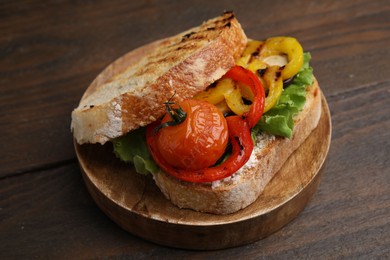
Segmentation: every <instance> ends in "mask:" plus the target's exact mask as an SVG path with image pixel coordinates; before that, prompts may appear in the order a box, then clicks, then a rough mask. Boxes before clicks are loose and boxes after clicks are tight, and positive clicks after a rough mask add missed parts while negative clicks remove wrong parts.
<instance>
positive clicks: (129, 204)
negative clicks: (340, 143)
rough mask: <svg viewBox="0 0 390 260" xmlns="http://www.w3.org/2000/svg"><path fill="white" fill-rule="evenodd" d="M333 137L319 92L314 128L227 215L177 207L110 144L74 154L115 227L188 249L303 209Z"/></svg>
mask: <svg viewBox="0 0 390 260" xmlns="http://www.w3.org/2000/svg"><path fill="white" fill-rule="evenodd" d="M330 139H331V120H330V113H329V109H328V105H327V102H326V100H325V98H324V96H323V95H322V115H321V119H320V122H319V125H318V127H317V128H316V129H315V130H314V131H313V132H312V133H311V134H310V136H309V137H308V138H307V139H306V141H305V142H304V143H303V144H302V145H301V146H300V147H299V148H298V149H297V150H296V151H295V152H294V153H293V154H292V155H291V156H290V158H289V159H288V160H287V161H286V163H285V164H284V166H283V167H282V169H281V170H280V171H279V172H278V173H277V174H276V176H275V177H274V178H273V179H272V180H271V182H270V183H269V184H268V185H267V187H266V189H265V191H264V192H263V193H262V194H261V195H260V197H259V198H258V199H257V200H256V201H255V202H254V203H253V204H251V205H250V206H249V207H247V208H245V209H243V210H240V211H238V212H236V213H234V214H229V215H213V214H207V213H199V212H195V211H193V210H187V209H179V208H177V207H176V206H174V205H173V204H171V203H170V201H169V200H167V199H166V198H165V197H164V196H163V194H162V193H161V192H160V190H159V189H158V187H157V186H156V185H155V184H154V181H153V179H152V177H151V176H143V175H140V174H137V173H136V172H135V170H134V168H133V167H132V166H131V165H128V164H125V163H122V162H120V161H119V160H118V159H117V158H115V156H114V154H113V153H112V146H111V144H106V145H103V146H102V145H78V144H76V143H75V148H76V154H77V157H78V159H79V163H80V168H81V171H82V173H83V177H84V180H85V182H86V185H87V188H88V190H89V192H90V193H91V195H92V197H93V199H94V200H95V201H96V203H97V205H98V206H99V207H100V208H101V209H102V210H103V211H104V212H105V213H106V214H107V215H108V216H109V217H110V218H111V219H112V220H113V221H114V222H116V223H117V224H118V225H119V226H121V227H122V228H123V229H125V230H127V231H129V232H131V233H133V234H134V235H136V236H139V237H142V238H144V239H147V240H149V241H152V242H155V243H158V244H162V245H167V246H171V247H178V248H186V249H200V250H205V249H221V248H227V247H234V246H239V245H243V244H247V243H250V242H254V241H256V240H259V239H261V238H264V237H266V236H268V235H270V234H271V233H273V232H275V231H277V230H278V229H280V228H281V227H283V226H284V225H286V224H287V223H289V222H290V221H291V220H292V219H294V218H295V217H296V216H297V215H298V213H299V212H300V211H302V210H303V208H304V207H305V205H306V204H307V202H308V201H309V199H310V198H311V197H312V195H313V194H314V192H315V191H316V189H317V187H318V185H319V180H320V169H321V167H322V165H323V163H324V161H325V158H326V156H327V153H328V150H329V145H330Z"/></svg>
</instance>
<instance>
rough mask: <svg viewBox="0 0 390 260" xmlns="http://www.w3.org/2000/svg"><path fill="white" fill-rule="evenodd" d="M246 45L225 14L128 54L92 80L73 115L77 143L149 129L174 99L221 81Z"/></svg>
mask: <svg viewBox="0 0 390 260" xmlns="http://www.w3.org/2000/svg"><path fill="white" fill-rule="evenodd" d="M246 43H247V38H246V35H245V33H244V32H243V30H242V28H241V25H240V24H239V23H238V21H237V19H236V18H235V16H234V14H233V13H231V12H226V13H224V14H223V15H222V16H219V17H217V18H214V19H211V20H209V21H206V22H204V23H203V24H202V25H200V26H198V27H195V28H192V29H189V30H187V31H185V32H183V33H180V34H178V35H176V36H173V37H170V38H167V39H164V40H160V41H157V42H154V43H151V44H149V45H146V46H143V47H141V48H138V49H136V50H134V51H132V52H130V53H128V54H127V55H125V56H124V57H122V58H120V59H119V60H117V61H116V62H114V63H113V64H111V65H110V66H109V67H108V68H107V69H106V70H105V71H103V73H101V75H100V76H99V77H98V78H96V79H95V81H94V82H93V83H92V84H91V85H90V86H89V88H88V89H87V90H86V92H85V94H84V95H83V97H82V99H81V101H80V104H79V106H78V107H77V108H76V109H75V110H74V111H73V112H72V123H71V129H72V131H73V135H74V137H75V139H76V141H77V142H78V143H79V144H83V143H100V144H104V143H105V142H107V141H109V140H112V139H113V138H116V137H119V136H122V135H124V134H126V133H127V132H129V131H131V130H134V129H137V128H139V127H142V126H146V125H148V124H150V123H151V122H153V121H155V120H156V119H157V118H159V117H161V116H162V115H163V114H164V112H165V111H164V106H163V103H164V102H166V101H168V100H169V99H170V98H171V97H172V96H173V95H174V99H173V100H174V101H181V100H184V99H188V98H191V97H193V96H194V95H195V94H196V93H198V92H200V91H202V90H204V89H206V88H207V86H208V85H210V84H211V83H213V82H214V81H216V80H217V79H219V78H221V77H222V76H223V75H224V74H225V73H226V72H227V71H228V70H229V69H230V68H231V67H233V66H234V65H235V61H236V59H237V58H238V57H240V55H241V53H242V51H243V50H244V48H245V46H246ZM118 72H119V73H118Z"/></svg>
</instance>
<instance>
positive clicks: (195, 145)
mask: <svg viewBox="0 0 390 260" xmlns="http://www.w3.org/2000/svg"><path fill="white" fill-rule="evenodd" d="M178 105H179V106H180V107H181V108H182V109H183V110H184V111H185V112H186V113H187V117H186V119H185V120H184V121H183V122H182V123H180V124H178V125H175V126H168V127H164V128H161V129H160V130H159V131H158V132H157V134H156V145H157V149H158V151H159V153H160V154H161V157H162V158H163V159H164V160H165V161H166V162H167V163H169V164H170V165H171V166H173V167H175V168H179V169H186V170H199V169H203V168H206V167H209V166H211V165H213V164H215V162H216V161H217V160H218V159H219V158H220V157H221V156H222V155H223V153H224V152H225V149H226V146H227V143H228V127H227V123H226V119H225V118H224V116H223V115H222V113H221V112H220V111H219V110H218V109H217V108H216V107H215V106H214V105H212V104H210V103H208V102H205V101H200V100H191V99H189V100H184V101H183V102H180V103H179V104H178ZM170 120H171V118H170V117H169V115H168V114H166V115H165V117H164V118H163V120H162V122H161V123H165V122H167V121H170Z"/></svg>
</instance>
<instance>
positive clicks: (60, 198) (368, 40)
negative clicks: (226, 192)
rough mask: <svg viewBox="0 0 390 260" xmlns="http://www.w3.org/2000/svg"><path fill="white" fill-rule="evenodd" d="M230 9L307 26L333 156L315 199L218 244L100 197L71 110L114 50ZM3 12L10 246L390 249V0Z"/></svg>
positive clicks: (324, 255) (104, 254)
mask: <svg viewBox="0 0 390 260" xmlns="http://www.w3.org/2000/svg"><path fill="white" fill-rule="evenodd" d="M224 9H227V10H234V11H235V12H236V14H237V16H238V17H239V20H240V22H241V24H242V25H243V27H244V28H245V31H246V32H247V34H248V36H250V37H252V38H260V39H261V38H265V37H268V36H273V35H293V36H296V37H297V38H298V39H299V40H300V42H301V43H302V45H303V47H304V49H305V50H309V51H310V52H311V54H312V56H313V60H312V65H313V67H314V70H315V74H316V76H317V78H318V80H319V82H320V85H321V87H322V90H323V91H324V94H325V96H326V99H327V101H328V104H329V107H330V111H331V114H332V123H333V124H332V125H333V128H332V129H333V137H332V145H331V149H330V152H329V157H328V160H327V164H326V165H325V167H324V169H323V173H324V174H323V178H322V180H321V185H320V186H319V190H318V192H317V193H316V194H315V196H314V197H313V199H312V201H311V202H310V203H309V204H308V206H307V207H306V208H305V210H304V211H303V212H302V213H301V214H300V215H299V217H298V218H296V219H295V220H294V221H293V222H291V223H290V224H288V225H287V226H285V227H284V228H283V229H281V230H280V231H278V232H276V233H274V234H273V235H272V236H269V237H267V238H266V239H263V240H260V241H258V242H255V243H252V244H249V245H246V246H242V247H237V248H231V249H226V250H219V251H208V252H194V251H187V250H177V249H171V248H166V247H162V246H158V245H155V244H153V243H149V242H146V241H144V240H142V239H138V238H136V237H134V236H132V235H130V234H128V233H127V232H125V231H122V230H121V229H120V228H117V226H116V225H115V224H114V223H113V222H112V221H110V220H109V219H108V218H107V217H105V215H104V214H103V213H102V212H101V211H100V210H98V209H97V207H96V206H95V204H94V202H93V200H92V199H91V198H90V197H89V195H88V193H87V191H86V187H85V185H84V183H83V181H82V179H81V174H80V172H79V169H78V166H77V164H76V159H75V154H74V151H73V145H72V136H71V134H70V132H69V124H70V112H71V110H72V109H73V108H74V107H75V106H76V105H77V102H78V100H79V99H80V97H81V95H82V93H83V92H84V91H85V89H86V87H87V86H88V85H89V84H90V83H91V82H92V80H93V79H94V78H95V77H96V75H98V74H99V73H100V71H101V70H102V69H103V68H105V67H106V66H107V65H108V64H110V63H111V62H112V61H113V60H115V59H116V58H118V57H120V56H121V55H123V54H124V53H127V52H128V51H129V50H131V49H134V48H136V47H138V46H140V45H143V44H145V43H148V42H151V41H154V40H157V39H160V38H164V37H167V36H170V35H174V34H176V33H178V32H180V31H183V30H185V29H187V28H189V27H191V26H195V25H197V24H199V22H200V21H202V20H205V19H207V18H210V17H213V16H216V15H218V14H220V13H221V11H222V10H224ZM172 10H175V12H174V13H173V12H172ZM286 10H288V11H286ZM0 17H1V21H2V22H1V23H0V31H1V34H0V143H1V149H0V165H1V166H0V258H1V259H10V258H14V259H15V258H23V259H26V258H46V259H47V258H68V259H69V258H87V259H90V258H126V257H128V258H152V259H153V258H162V257H167V256H169V257H171V258H186V259H187V258H188V259H195V258H197V259H199V258H212V259H214V258H217V259H218V258H220V259H226V258H238V257H239V258H248V259H259V258H276V259H286V258H287V259H290V258H309V259H313V258H314V259H316V258H320V259H329V258H330V259H339V258H350V259H356V258H365V259H373V258H376V259H378V258H379V259H386V258H388V256H389V255H390V249H389V248H390V236H389V235H388V234H389V233H390V191H389V188H388V187H389V184H390V175H389V174H388V173H389V172H390V163H389V162H390V160H389V151H390V143H389V140H390V139H389V132H390V131H389V129H390V120H389V115H390V104H389V99H390V96H389V95H390V93H389V91H388V90H389V87H390V74H389V73H388V72H389V71H390V63H389V62H388V61H389V60H390V52H389V48H388V46H390V20H389V19H388V17H390V6H389V4H388V1H386V0H379V1H369V0H358V1H329V0H326V1H315V2H314V1H308V0H291V1H288V2H286V1H282V0H274V1H250V0H241V1H219V0H217V1H204V0H200V1H196V3H195V2H194V1H165V0H162V1H109V2H107V1H99V0H98V1H50V2H47V1H41V2H38V1H28V0H22V1H1V3H0Z"/></svg>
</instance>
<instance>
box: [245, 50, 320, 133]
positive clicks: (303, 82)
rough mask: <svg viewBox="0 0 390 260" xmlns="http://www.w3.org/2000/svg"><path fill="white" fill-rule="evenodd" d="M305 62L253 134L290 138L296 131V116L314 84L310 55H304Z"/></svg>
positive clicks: (254, 129)
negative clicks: (260, 133) (308, 88)
mask: <svg viewBox="0 0 390 260" xmlns="http://www.w3.org/2000/svg"><path fill="white" fill-rule="evenodd" d="M303 57H304V62H303V65H302V68H301V69H300V70H299V72H298V74H297V75H296V76H295V77H294V79H293V81H292V83H291V84H290V86H288V87H287V88H286V89H284V90H283V92H282V95H281V96H280V98H279V100H278V103H277V104H276V105H275V106H274V107H273V108H272V109H270V110H269V111H267V112H266V113H264V115H263V116H262V117H261V119H260V121H259V122H258V123H257V125H256V126H255V127H254V128H253V129H252V131H253V134H256V133H258V132H262V131H264V132H268V133H271V134H273V135H279V136H284V137H288V138H290V137H291V136H292V133H293V129H294V120H293V118H294V116H295V115H296V114H297V113H298V112H299V111H301V110H302V108H303V106H304V105H305V102H306V87H307V86H310V85H312V84H313V81H314V77H313V68H312V67H310V65H309V61H310V59H311V56H310V53H304V54H303Z"/></svg>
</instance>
